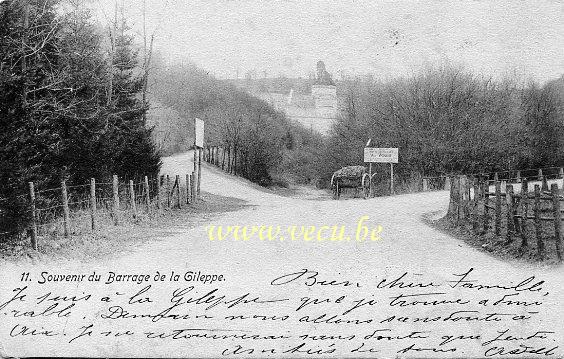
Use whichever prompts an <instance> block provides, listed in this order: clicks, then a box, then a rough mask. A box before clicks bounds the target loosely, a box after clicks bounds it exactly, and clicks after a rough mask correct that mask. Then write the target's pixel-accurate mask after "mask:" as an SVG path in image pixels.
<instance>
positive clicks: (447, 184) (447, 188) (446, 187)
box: [444, 176, 450, 191]
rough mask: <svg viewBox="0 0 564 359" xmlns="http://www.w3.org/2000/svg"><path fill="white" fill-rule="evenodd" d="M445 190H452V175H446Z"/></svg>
mask: <svg viewBox="0 0 564 359" xmlns="http://www.w3.org/2000/svg"><path fill="white" fill-rule="evenodd" d="M444 189H445V191H450V177H448V176H447V177H445V187H444Z"/></svg>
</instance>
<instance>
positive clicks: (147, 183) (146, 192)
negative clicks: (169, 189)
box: [143, 176, 151, 213]
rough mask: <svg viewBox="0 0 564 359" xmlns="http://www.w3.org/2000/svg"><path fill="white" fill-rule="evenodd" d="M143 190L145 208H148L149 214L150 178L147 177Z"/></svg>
mask: <svg viewBox="0 0 564 359" xmlns="http://www.w3.org/2000/svg"><path fill="white" fill-rule="evenodd" d="M143 190H144V192H145V206H146V208H147V213H149V212H150V211H151V194H150V192H149V177H147V176H145V180H144V181H143Z"/></svg>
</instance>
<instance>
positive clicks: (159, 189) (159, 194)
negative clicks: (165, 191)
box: [157, 175, 161, 210]
mask: <svg viewBox="0 0 564 359" xmlns="http://www.w3.org/2000/svg"><path fill="white" fill-rule="evenodd" d="M157 209H158V210H160V209H161V179H160V178H159V175H157Z"/></svg>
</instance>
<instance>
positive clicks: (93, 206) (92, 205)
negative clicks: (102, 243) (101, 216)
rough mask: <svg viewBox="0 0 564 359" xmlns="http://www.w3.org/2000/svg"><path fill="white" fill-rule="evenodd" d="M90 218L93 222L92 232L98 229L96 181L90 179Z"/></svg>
mask: <svg viewBox="0 0 564 359" xmlns="http://www.w3.org/2000/svg"><path fill="white" fill-rule="evenodd" d="M90 218H91V220H92V230H93V231H94V230H95V229H96V180H95V179H94V178H91V179H90Z"/></svg>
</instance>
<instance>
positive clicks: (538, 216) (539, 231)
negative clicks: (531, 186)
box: [533, 184, 544, 258]
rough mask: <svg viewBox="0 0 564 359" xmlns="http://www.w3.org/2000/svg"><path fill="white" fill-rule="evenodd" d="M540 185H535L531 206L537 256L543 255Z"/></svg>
mask: <svg viewBox="0 0 564 359" xmlns="http://www.w3.org/2000/svg"><path fill="white" fill-rule="evenodd" d="M540 192H541V191H540V186H539V185H538V184H536V185H535V202H534V206H533V211H534V215H535V235H536V237H537V253H538V256H539V258H542V257H543V256H544V241H543V239H542V228H541V205H540Z"/></svg>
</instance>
